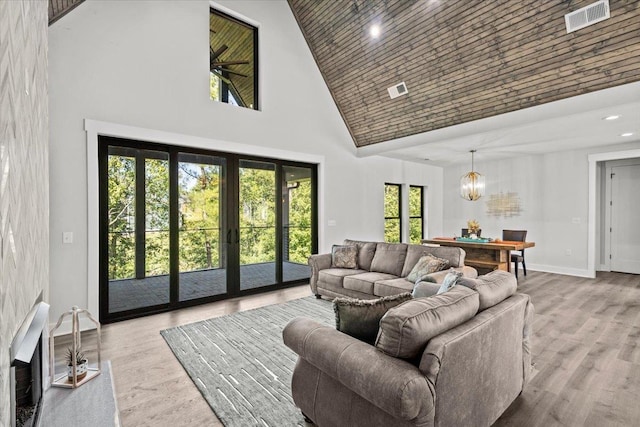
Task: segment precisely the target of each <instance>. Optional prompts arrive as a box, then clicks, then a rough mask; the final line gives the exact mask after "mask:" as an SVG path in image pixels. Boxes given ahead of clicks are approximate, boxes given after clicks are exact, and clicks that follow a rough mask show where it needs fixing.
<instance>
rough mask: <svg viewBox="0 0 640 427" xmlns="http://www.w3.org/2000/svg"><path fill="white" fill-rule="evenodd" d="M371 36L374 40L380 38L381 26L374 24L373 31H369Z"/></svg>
mask: <svg viewBox="0 0 640 427" xmlns="http://www.w3.org/2000/svg"><path fill="white" fill-rule="evenodd" d="M369 34H371V37H373V38H374V39H377V38H378V37H379V36H380V25H378V24H373V25H372V26H371V29H369Z"/></svg>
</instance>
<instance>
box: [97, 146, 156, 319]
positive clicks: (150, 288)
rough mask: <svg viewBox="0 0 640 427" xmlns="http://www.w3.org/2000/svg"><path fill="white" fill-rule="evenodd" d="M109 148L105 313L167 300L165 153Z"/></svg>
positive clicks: (153, 304) (147, 305)
mask: <svg viewBox="0 0 640 427" xmlns="http://www.w3.org/2000/svg"><path fill="white" fill-rule="evenodd" d="M108 151H109V155H108V159H107V175H108V180H107V181H108V182H107V203H108V207H107V209H108V213H107V217H108V230H107V242H108V243H107V245H108V261H107V264H108V267H107V269H108V295H109V299H108V300H109V313H117V312H122V311H128V310H134V309H139V308H142V307H149V306H155V305H161V304H168V303H169V157H168V154H167V153H163V152H156V151H146V150H145V151H143V150H137V149H133V148H124V147H109V150H108Z"/></svg>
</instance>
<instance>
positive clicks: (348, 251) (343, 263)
mask: <svg viewBox="0 0 640 427" xmlns="http://www.w3.org/2000/svg"><path fill="white" fill-rule="evenodd" d="M331 267H334V268H357V267H358V247H357V246H351V245H349V246H347V245H333V248H332V249H331Z"/></svg>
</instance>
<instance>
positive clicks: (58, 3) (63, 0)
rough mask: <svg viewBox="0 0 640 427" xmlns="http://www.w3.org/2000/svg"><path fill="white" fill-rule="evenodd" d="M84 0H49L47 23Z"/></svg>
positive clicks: (52, 21)
mask: <svg viewBox="0 0 640 427" xmlns="http://www.w3.org/2000/svg"><path fill="white" fill-rule="evenodd" d="M83 1H84V0H49V25H51V24H53V23H54V22H56V21H57V20H58V19H60V18H62V17H63V16H64V15H66V14H67V13H69V12H71V11H72V10H73V9H74V8H75V7H76V6H78V5H79V4H80V3H82V2H83Z"/></svg>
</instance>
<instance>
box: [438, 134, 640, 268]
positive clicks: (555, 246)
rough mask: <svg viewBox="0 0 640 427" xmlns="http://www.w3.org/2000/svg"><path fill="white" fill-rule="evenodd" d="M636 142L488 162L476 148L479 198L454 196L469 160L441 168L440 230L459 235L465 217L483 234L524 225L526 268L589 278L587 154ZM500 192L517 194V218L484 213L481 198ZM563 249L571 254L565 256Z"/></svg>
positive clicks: (498, 234)
mask: <svg viewBox="0 0 640 427" xmlns="http://www.w3.org/2000/svg"><path fill="white" fill-rule="evenodd" d="M638 146H639V144H638V142H633V143H628V144H621V145H615V146H607V147H600V148H592V149H585V150H579V151H562V152H556V153H549V154H544V155H531V156H521V157H517V158H513V159H507V160H499V161H491V162H486V161H483V160H482V153H481V152H480V153H476V162H475V170H476V171H478V172H480V173H482V174H483V175H485V177H486V186H487V188H486V193H485V197H484V198H482V199H480V200H478V201H476V202H469V201H466V200H464V199H462V198H461V197H460V196H459V185H460V184H459V183H460V177H461V176H462V175H463V174H464V173H466V172H468V171H469V168H470V162H471V160H469V164H464V165H458V166H454V167H453V166H452V167H449V168H446V169H445V171H444V215H445V218H446V219H445V220H444V233H445V235H449V236H452V235H453V234H454V233H457V234H458V235H459V233H460V228H462V227H466V221H467V220H468V219H477V220H478V222H479V223H480V225H481V227H482V236H483V237H501V236H502V230H503V229H526V230H528V234H527V240H531V241H534V242H535V243H536V246H535V248H532V249H528V250H527V254H526V257H527V268H528V269H531V270H541V271H550V272H556V273H564V274H574V275H580V276H589V275H590V274H591V273H590V271H589V269H588V244H587V243H588V232H589V230H588V219H589V218H588V212H589V161H588V156H589V154H593V153H600V152H615V151H623V150H628V149H630V148H638ZM500 191H503V192H504V193H506V192H515V193H517V194H518V196H519V198H520V202H521V206H522V208H523V210H522V212H521V214H520V215H519V216H514V217H511V218H504V217H500V218H496V217H490V216H488V215H487V213H486V211H487V204H486V202H487V200H488V197H487V196H488V195H490V194H495V193H499V192H500ZM567 251H570V253H571V254H570V255H567ZM597 252H598V253H599V252H600V251H599V250H598V251H597ZM596 265H598V261H597V260H596Z"/></svg>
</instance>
